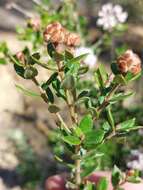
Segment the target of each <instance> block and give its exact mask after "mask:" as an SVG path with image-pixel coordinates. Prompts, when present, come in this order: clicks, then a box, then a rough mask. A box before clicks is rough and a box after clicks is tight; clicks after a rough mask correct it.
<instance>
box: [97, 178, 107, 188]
mask: <svg viewBox="0 0 143 190" xmlns="http://www.w3.org/2000/svg"><path fill="white" fill-rule="evenodd" d="M97 190H108V180H107V179H106V177H102V178H101V179H100V180H99V182H98V184H97Z"/></svg>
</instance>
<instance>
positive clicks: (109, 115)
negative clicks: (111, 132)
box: [107, 106, 115, 129]
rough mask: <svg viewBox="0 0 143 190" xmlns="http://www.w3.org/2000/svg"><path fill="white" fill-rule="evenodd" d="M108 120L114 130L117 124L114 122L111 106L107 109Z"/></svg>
mask: <svg viewBox="0 0 143 190" xmlns="http://www.w3.org/2000/svg"><path fill="white" fill-rule="evenodd" d="M107 118H108V122H109V123H110V125H111V126H112V129H113V128H114V126H115V122H114V118H113V115H112V112H111V106H108V107H107Z"/></svg>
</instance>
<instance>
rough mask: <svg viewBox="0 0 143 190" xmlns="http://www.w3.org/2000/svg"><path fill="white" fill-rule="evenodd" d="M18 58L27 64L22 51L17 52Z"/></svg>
mask: <svg viewBox="0 0 143 190" xmlns="http://www.w3.org/2000/svg"><path fill="white" fill-rule="evenodd" d="M16 58H17V59H18V61H19V62H21V63H23V64H25V55H24V53H23V52H22V51H20V52H17V53H16Z"/></svg>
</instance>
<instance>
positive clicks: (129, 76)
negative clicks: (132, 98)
mask: <svg viewBox="0 0 143 190" xmlns="http://www.w3.org/2000/svg"><path fill="white" fill-rule="evenodd" d="M141 75H142V73H141V72H140V73H138V74H137V75H134V74H132V73H130V72H128V73H127V74H126V76H125V79H126V81H128V82H131V81H134V80H136V79H138V78H139V77H140V76H141Z"/></svg>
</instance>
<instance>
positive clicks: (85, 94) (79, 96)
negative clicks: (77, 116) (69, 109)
mask: <svg viewBox="0 0 143 190" xmlns="http://www.w3.org/2000/svg"><path fill="white" fill-rule="evenodd" d="M88 94H89V91H88V90H83V91H82V92H81V93H80V94H79V95H78V98H77V99H80V98H82V97H84V96H87V95H88Z"/></svg>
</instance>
